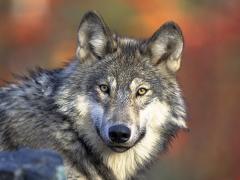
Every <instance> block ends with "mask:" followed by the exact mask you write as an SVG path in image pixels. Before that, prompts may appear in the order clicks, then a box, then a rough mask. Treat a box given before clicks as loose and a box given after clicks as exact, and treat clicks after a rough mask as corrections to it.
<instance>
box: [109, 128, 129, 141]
mask: <svg viewBox="0 0 240 180" xmlns="http://www.w3.org/2000/svg"><path fill="white" fill-rule="evenodd" d="M108 134H109V138H110V139H111V141H112V142H114V143H125V142H127V141H128V140H129V138H130V135H131V131H130V129H129V128H128V127H127V126H124V125H115V126H112V127H110V128H109V132H108Z"/></svg>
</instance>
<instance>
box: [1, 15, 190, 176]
mask: <svg viewBox="0 0 240 180" xmlns="http://www.w3.org/2000/svg"><path fill="white" fill-rule="evenodd" d="M77 42H78V43H77V48H76V58H74V59H73V60H71V61H70V62H69V63H68V64H67V65H65V66H64V67H62V68H59V69H54V70H46V69H41V68H39V69H37V70H36V71H34V72H33V73H30V74H29V76H27V77H23V78H21V79H20V80H19V81H18V82H17V83H10V84H8V85H6V86H4V87H2V88H0V150H16V149H19V148H24V147H28V148H34V149H42V148H47V149H52V150H54V151H56V152H58V153H59V154H60V155H61V156H62V157H63V159H64V166H65V168H66V171H67V176H68V179H86V180H96V179H97V180H98V179H99V180H100V179H102V180H127V179H137V178H138V176H139V175H141V174H142V173H143V172H144V171H145V170H146V169H147V168H148V167H149V166H150V165H151V164H152V163H153V162H155V161H156V159H157V157H158V155H159V154H161V153H162V152H165V151H166V149H167V148H168V146H169V144H170V142H171V140H172V139H173V137H175V135H176V134H177V132H178V131H179V130H181V129H186V128H187V125H186V108H185V103H184V100H183V97H182V93H181V90H180V88H179V85H178V83H177V80H176V73H177V71H178V70H179V68H180V64H181V59H182V52H183V45H184V40H183V35H182V31H181V29H180V27H179V26H178V25H177V24H176V23H174V22H166V23H165V24H163V25H162V26H161V27H160V28H159V29H158V30H157V31H156V32H155V33H154V34H153V35H152V36H151V37H150V38H146V39H134V38H127V37H123V36H120V35H117V34H115V33H113V32H111V31H110V29H109V28H108V26H107V25H106V23H105V22H104V20H103V18H102V17H101V16H100V15H98V13H96V12H95V11H90V12H87V13H86V14H85V15H84V16H83V17H82V20H81V22H80V25H79V28H78V36H77Z"/></svg>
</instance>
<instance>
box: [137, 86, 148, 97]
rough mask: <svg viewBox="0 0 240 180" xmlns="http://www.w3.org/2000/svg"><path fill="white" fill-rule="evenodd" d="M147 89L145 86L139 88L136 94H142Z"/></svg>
mask: <svg viewBox="0 0 240 180" xmlns="http://www.w3.org/2000/svg"><path fill="white" fill-rule="evenodd" d="M147 91H148V90H147V89H146V88H139V89H138V91H137V96H143V95H145V94H146V93H147Z"/></svg>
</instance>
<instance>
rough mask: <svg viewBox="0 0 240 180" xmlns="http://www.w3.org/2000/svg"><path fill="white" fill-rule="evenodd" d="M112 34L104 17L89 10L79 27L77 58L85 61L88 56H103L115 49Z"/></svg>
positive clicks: (95, 57)
mask: <svg viewBox="0 0 240 180" xmlns="http://www.w3.org/2000/svg"><path fill="white" fill-rule="evenodd" d="M114 45H115V43H114V41H113V39H112V34H111V32H110V30H109V28H108V27H107V25H106V24H105V23H104V21H103V19H102V17H101V16H100V15H98V14H97V13H96V12H94V11H90V12H87V13H86V14H85V15H84V16H83V18H82V20H81V23H80V25H79V29H78V48H77V52H76V56H77V58H79V59H80V60H82V61H84V60H86V59H88V58H90V59H98V58H102V57H103V56H104V55H106V54H107V53H109V52H112V51H113V50H114Z"/></svg>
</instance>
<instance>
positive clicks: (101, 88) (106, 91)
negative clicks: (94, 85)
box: [99, 84, 109, 93]
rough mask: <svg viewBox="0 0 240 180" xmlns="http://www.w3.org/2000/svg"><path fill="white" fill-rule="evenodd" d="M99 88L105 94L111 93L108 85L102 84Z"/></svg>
mask: <svg viewBox="0 0 240 180" xmlns="http://www.w3.org/2000/svg"><path fill="white" fill-rule="evenodd" d="M99 88H100V90H101V91H102V92H104V93H109V87H108V86H107V85H105V84H101V85H100V86H99Z"/></svg>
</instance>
